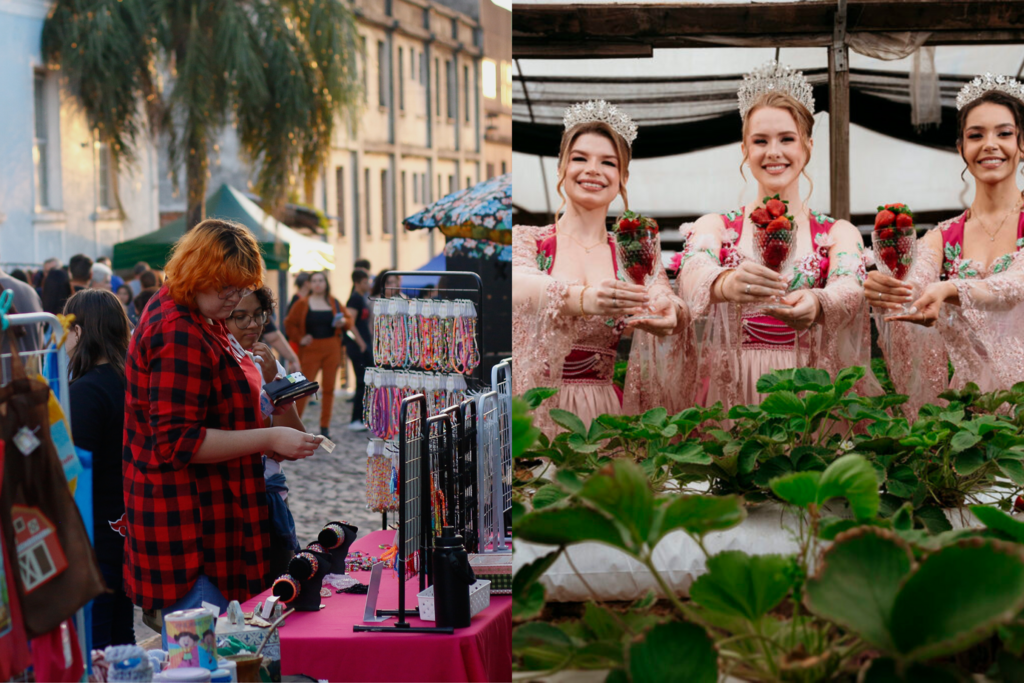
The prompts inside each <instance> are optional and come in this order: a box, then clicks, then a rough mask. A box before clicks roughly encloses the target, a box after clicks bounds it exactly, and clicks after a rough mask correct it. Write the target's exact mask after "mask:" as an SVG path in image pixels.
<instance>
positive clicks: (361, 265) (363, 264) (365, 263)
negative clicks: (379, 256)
mask: <svg viewBox="0 0 1024 683" xmlns="http://www.w3.org/2000/svg"><path fill="white" fill-rule="evenodd" d="M352 267H353V268H358V269H359V270H365V271H366V274H367V275H369V274H370V272H372V270H373V269H372V268H371V267H370V259H365V258H361V259H359V260H357V261H356V262H355V263H354V264H352Z"/></svg>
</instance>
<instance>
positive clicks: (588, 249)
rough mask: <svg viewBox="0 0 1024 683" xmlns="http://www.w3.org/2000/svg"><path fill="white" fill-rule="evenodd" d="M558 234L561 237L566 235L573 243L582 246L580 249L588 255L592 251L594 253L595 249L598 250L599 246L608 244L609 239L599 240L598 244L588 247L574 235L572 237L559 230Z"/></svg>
mask: <svg viewBox="0 0 1024 683" xmlns="http://www.w3.org/2000/svg"><path fill="white" fill-rule="evenodd" d="M558 234H559V235H565V236H566V237H568V238H569V239H571V240H572V241H573V242H575V243H576V244H578V245H580V248H581V249H583V251H584V252H586V253H588V254H589V253H590V252H592V251H593V250H594V249H597V248H598V247H599V246H601V245H602V244H608V237H607V236H605V237H604V238H602V239H601V240H599V241H597V242H594V243H593V244H591V245H590V246H589V247H588V246H587V245H585V244H583V242H580V241H579V240H578V239H576V238H575V237H574V236H573V235H570V234H569V233H567V232H565V231H564V230H559V231H558Z"/></svg>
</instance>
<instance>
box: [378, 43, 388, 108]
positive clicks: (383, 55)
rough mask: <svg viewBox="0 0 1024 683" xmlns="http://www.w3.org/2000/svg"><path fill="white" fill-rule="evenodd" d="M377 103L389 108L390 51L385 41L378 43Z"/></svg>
mask: <svg viewBox="0 0 1024 683" xmlns="http://www.w3.org/2000/svg"><path fill="white" fill-rule="evenodd" d="M377 102H378V103H379V104H380V106H382V107H386V106H388V51H387V47H386V46H385V45H384V41H382V40H378V41H377Z"/></svg>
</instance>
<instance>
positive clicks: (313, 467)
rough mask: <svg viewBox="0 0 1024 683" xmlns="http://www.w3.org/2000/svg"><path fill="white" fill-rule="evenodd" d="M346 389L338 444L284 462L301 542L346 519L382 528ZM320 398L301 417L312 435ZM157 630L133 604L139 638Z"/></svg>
mask: <svg viewBox="0 0 1024 683" xmlns="http://www.w3.org/2000/svg"><path fill="white" fill-rule="evenodd" d="M349 396H350V394H348V393H344V392H341V391H338V392H337V393H336V394H335V399H334V415H333V416H332V419H331V428H330V429H331V441H333V442H334V444H335V446H336V448H335V449H334V452H333V453H328V452H327V451H325V450H323V449H322V448H318V449H317V451H316V453H315V454H313V455H312V456H311V457H309V458H306V459H304V460H299V461H297V462H286V463H284V467H283V470H284V474H285V477H286V478H287V479H288V488H289V491H288V507H289V508H290V509H291V511H292V516H293V517H294V518H295V531H296V534H297V535H298V537H299V545H301V546H303V547H305V546H306V544H307V543H311V542H313V541H315V540H316V536H317V534H318V533H319V532H320V529H321V528H323V526H324V524H326V523H327V522H330V521H334V520H344V521H346V522H348V523H350V524H355V525H356V526H357V527H359V536H365V535H366V534H368V533H370V532H371V531H376V530H377V529H380V528H381V515H380V514H379V513H376V512H370V511H369V510H367V509H366V445H367V443H369V438H370V433H369V432H351V431H349V429H348V424H349V422H350V421H351V420H350V418H351V414H352V404H351V403H349V402H347V401H346V399H347V398H348V397H349ZM321 405H322V404H321V403H320V402H319V401H318V402H316V403H312V402H311V403H310V404H309V405H307V406H306V412H305V414H304V415H303V422H305V424H306V428H307V431H309V433H311V434H319V433H320V427H319V425H320V422H319V420H320V406H321ZM154 635H156V634H155V633H154V632H153V631H152V630H151V629H150V628H149V627H147V626H146V625H145V624H143V623H142V609H141V608H139V607H136V608H135V639H136V641H137V642H142V641H143V640H145V639H147V638H150V637H152V636H154Z"/></svg>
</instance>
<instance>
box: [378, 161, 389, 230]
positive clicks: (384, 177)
mask: <svg viewBox="0 0 1024 683" xmlns="http://www.w3.org/2000/svg"><path fill="white" fill-rule="evenodd" d="M380 221H381V223H380V224H381V232H383V233H384V234H385V235H390V234H391V232H392V230H391V227H392V226H391V221H390V220H389V219H388V172H387V169H384V170H383V171H381V172H380Z"/></svg>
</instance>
